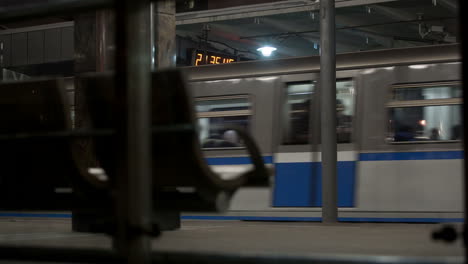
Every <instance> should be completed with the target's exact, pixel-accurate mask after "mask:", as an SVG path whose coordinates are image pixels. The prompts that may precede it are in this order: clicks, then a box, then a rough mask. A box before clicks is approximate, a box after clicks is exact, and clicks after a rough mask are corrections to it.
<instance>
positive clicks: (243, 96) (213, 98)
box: [194, 95, 249, 102]
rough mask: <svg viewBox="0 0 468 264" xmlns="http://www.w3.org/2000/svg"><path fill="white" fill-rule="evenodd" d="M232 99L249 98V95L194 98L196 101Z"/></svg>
mask: <svg viewBox="0 0 468 264" xmlns="http://www.w3.org/2000/svg"><path fill="white" fill-rule="evenodd" d="M230 99H247V100H248V99H249V96H248V95H224V96H210V97H197V98H195V99H194V100H195V101H196V102H204V101H218V100H230Z"/></svg>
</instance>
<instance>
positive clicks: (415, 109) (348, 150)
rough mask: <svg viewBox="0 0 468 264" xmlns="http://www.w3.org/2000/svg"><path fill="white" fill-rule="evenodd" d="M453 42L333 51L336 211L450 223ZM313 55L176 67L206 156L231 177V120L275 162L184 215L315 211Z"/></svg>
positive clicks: (298, 215) (457, 184)
mask: <svg viewBox="0 0 468 264" xmlns="http://www.w3.org/2000/svg"><path fill="white" fill-rule="evenodd" d="M459 49H460V47H459V46H458V45H444V46H431V47H416V48H406V49H393V50H382V51H367V52H356V53H349V54H340V55H338V56H337V75H336V76H337V83H336V85H337V95H336V109H337V124H338V126H337V141H338V142H337V144H338V153H337V156H338V165H337V166H338V175H337V177H338V207H339V214H338V216H339V220H340V221H366V222H461V221H463V214H462V212H463V208H462V196H463V192H462V191H463V190H462V169H463V167H462V159H463V149H462V144H461V136H462V135H463V131H462V130H461V127H462V126H461V125H462V123H461V122H462V120H461V105H462V99H461V97H462V94H461V93H462V85H461V54H460V52H459ZM319 67H320V63H319V57H301V58H290V59H279V60H265V61H254V62H240V63H232V64H222V65H221V64H220V65H207V66H199V67H188V68H184V71H185V73H186V75H187V77H188V79H189V82H190V87H191V91H192V94H193V96H194V99H195V106H196V109H197V112H198V120H199V126H200V140H201V141H202V144H203V147H204V153H205V155H206V158H207V160H208V163H209V164H210V165H211V166H212V168H213V169H214V170H215V171H218V172H220V173H222V175H223V177H235V175H236V173H239V172H240V171H243V170H246V169H248V168H249V167H250V166H251V165H250V161H249V159H248V158H247V154H246V152H245V150H244V149H243V147H242V142H240V141H239V140H238V138H237V136H236V134H235V133H234V132H233V131H230V130H229V129H223V128H222V127H220V125H225V126H230V125H235V126H241V127H243V128H245V129H246V130H248V131H249V132H250V133H251V134H252V135H253V137H254V138H255V139H256V142H257V144H258V145H259V147H260V149H261V151H262V154H263V156H264V160H265V162H266V163H267V164H268V166H270V167H272V168H273V170H272V171H274V173H273V175H272V176H271V178H270V179H269V181H268V182H267V183H266V184H264V185H257V186H246V187H244V188H242V189H241V190H240V191H238V192H237V194H236V195H235V197H234V199H233V201H232V203H231V206H230V209H229V211H228V212H227V213H225V214H222V215H207V214H195V213H187V214H185V215H184V216H183V217H184V218H185V219H242V220H269V221H271V220H279V221H319V220H320V218H321V203H322V202H321V177H322V176H321V155H320V114H319V113H320V103H321V102H320V100H319V98H318V97H319V96H318V89H317V88H318V87H319V86H320V81H319Z"/></svg>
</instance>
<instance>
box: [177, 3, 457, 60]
mask: <svg viewBox="0 0 468 264" xmlns="http://www.w3.org/2000/svg"><path fill="white" fill-rule="evenodd" d="M319 28H320V24H319V1H314V0H308V1H297V0H289V1H276V2H274V3H266V4H257V5H250V6H238V7H230V8H225V9H219V10H208V11H198V12H186V13H179V14H177V35H179V36H182V37H184V38H188V39H192V40H193V41H196V42H198V43H199V46H200V47H205V45H208V46H209V47H212V48H215V49H218V50H221V51H224V52H225V53H229V54H232V53H237V54H239V55H241V56H244V57H247V58H252V59H258V58H260V57H261V56H260V55H259V52H258V51H256V49H257V48H259V47H261V46H263V45H267V44H268V45H271V46H274V47H276V48H277V51H276V55H275V56H276V57H277V58H280V57H291V56H307V55H315V54H318V53H319V49H320V32H319ZM336 28H337V31H336V41H337V43H336V44H337V52H338V53H342V52H353V51H359V50H372V49H387V48H396V47H409V46H419V45H437V44H447V43H455V42H458V41H459V33H458V3H457V0H336Z"/></svg>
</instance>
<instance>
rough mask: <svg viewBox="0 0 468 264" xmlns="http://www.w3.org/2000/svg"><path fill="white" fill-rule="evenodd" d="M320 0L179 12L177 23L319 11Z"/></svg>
mask: <svg viewBox="0 0 468 264" xmlns="http://www.w3.org/2000/svg"><path fill="white" fill-rule="evenodd" d="M395 1H398V0H335V7H336V8H342V7H351V6H360V5H373V4H381V3H386V2H395ZM319 3H320V1H319V0H315V1H305V0H302V1H298V0H287V1H280V2H275V3H274V4H272V3H268V4H258V5H246V6H237V7H230V8H223V9H216V10H207V11H197V12H186V13H179V14H177V15H176V20H177V22H176V24H177V25H186V24H197V23H208V22H216V21H224V20H233V19H241V18H252V17H261V16H270V15H277V14H286V13H294V12H304V11H317V12H318V10H319Z"/></svg>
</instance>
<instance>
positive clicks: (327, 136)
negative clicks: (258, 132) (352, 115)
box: [320, 0, 338, 223]
mask: <svg viewBox="0 0 468 264" xmlns="http://www.w3.org/2000/svg"><path fill="white" fill-rule="evenodd" d="M320 43H321V54H320V89H321V91H320V97H321V99H322V100H321V113H322V115H321V127H322V222H324V223H334V222H337V218H338V208H337V188H336V72H335V71H336V59H335V53H336V50H335V0H321V1H320Z"/></svg>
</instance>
